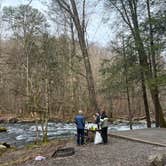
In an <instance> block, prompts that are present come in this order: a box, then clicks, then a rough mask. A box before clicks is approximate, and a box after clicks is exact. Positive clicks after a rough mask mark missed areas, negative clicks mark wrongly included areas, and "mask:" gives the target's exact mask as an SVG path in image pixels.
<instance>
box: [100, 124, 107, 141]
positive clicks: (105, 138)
mask: <svg viewBox="0 0 166 166" xmlns="http://www.w3.org/2000/svg"><path fill="white" fill-rule="evenodd" d="M107 130H108V127H104V128H102V129H101V136H102V138H103V143H104V144H106V143H107V142H108V136H107Z"/></svg>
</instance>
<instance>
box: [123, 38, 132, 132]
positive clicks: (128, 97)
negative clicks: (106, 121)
mask: <svg viewBox="0 0 166 166" xmlns="http://www.w3.org/2000/svg"><path fill="white" fill-rule="evenodd" d="M122 40H123V57H124V71H125V82H126V93H127V104H128V111H129V125H130V130H132V129H133V128H132V113H131V102H130V94H129V81H128V69H127V66H128V65H127V59H126V50H125V44H124V38H123V39H122Z"/></svg>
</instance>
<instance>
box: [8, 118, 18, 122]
mask: <svg viewBox="0 0 166 166" xmlns="http://www.w3.org/2000/svg"><path fill="white" fill-rule="evenodd" d="M17 122H18V119H17V118H11V119H9V123H17Z"/></svg>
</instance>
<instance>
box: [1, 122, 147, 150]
mask: <svg viewBox="0 0 166 166" xmlns="http://www.w3.org/2000/svg"><path fill="white" fill-rule="evenodd" d="M1 126H3V127H6V128H7V132H2V133H0V143H3V142H6V143H8V144H10V145H12V146H16V147H23V146H25V145H26V144H29V143H32V142H33V141H34V140H35V138H36V125H35V123H21V122H20V123H8V124H1ZM141 128H146V124H145V123H137V124H133V129H141ZM38 130H39V138H40V139H41V138H42V128H41V125H40V124H39V125H38ZM108 130H109V132H111V131H124V130H130V127H129V125H128V124H127V123H119V124H110V125H109V128H108ZM75 134H76V126H75V124H74V123H56V122H49V123H48V138H49V139H59V138H67V137H73V138H74V136H75Z"/></svg>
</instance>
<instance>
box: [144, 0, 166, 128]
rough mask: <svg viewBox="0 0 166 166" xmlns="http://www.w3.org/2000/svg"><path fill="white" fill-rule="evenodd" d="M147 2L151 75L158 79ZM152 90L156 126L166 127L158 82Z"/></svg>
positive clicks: (148, 4)
mask: <svg viewBox="0 0 166 166" xmlns="http://www.w3.org/2000/svg"><path fill="white" fill-rule="evenodd" d="M146 4H147V11H148V19H149V35H150V52H151V59H152V61H151V62H152V64H151V65H152V73H151V76H152V78H153V79H155V80H156V81H157V69H156V53H155V46H154V37H153V28H152V18H151V12H150V1H149V0H147V1H146ZM150 92H151V96H152V100H153V104H154V109H155V120H156V127H159V126H160V127H166V122H165V119H164V115H163V111H162V107H161V104H160V100H159V91H158V86H157V82H156V83H155V84H154V85H153V86H152V87H150Z"/></svg>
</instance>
